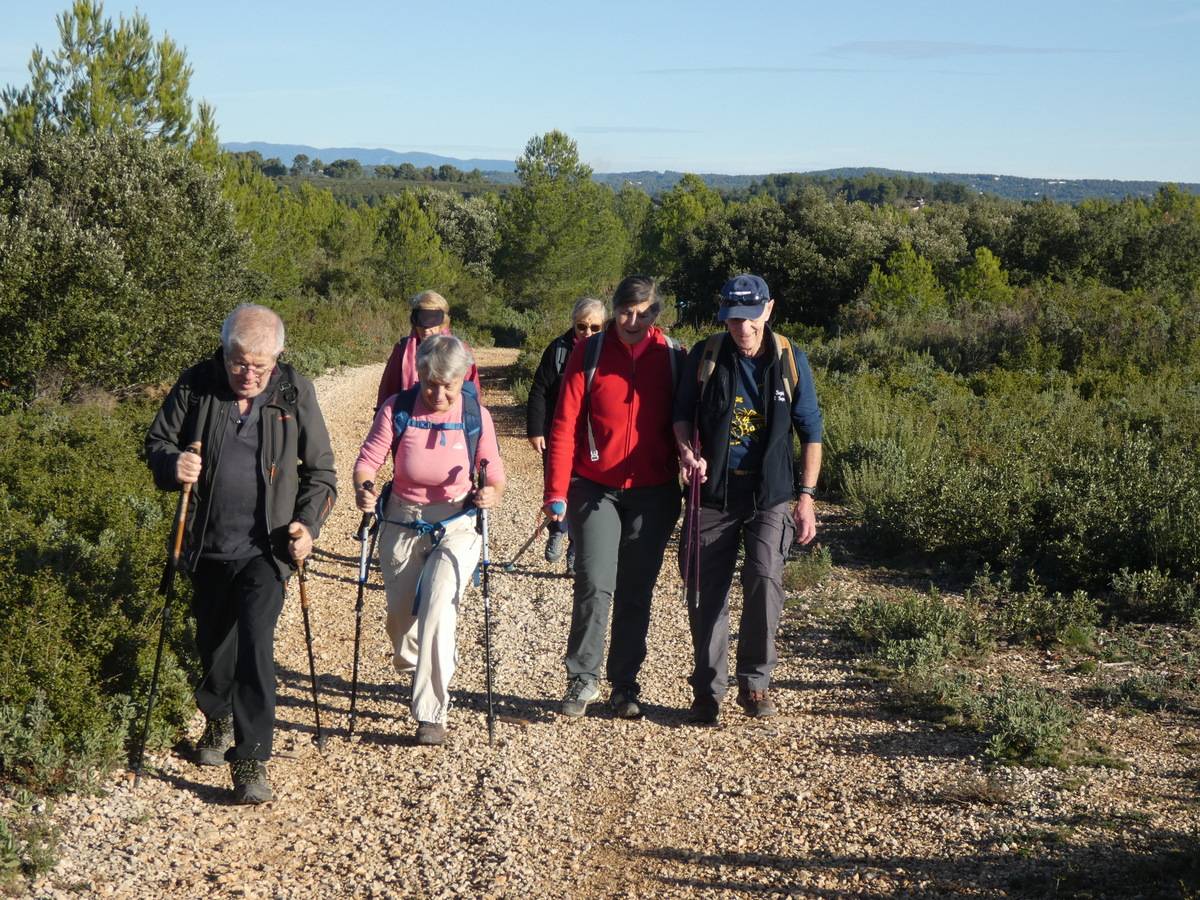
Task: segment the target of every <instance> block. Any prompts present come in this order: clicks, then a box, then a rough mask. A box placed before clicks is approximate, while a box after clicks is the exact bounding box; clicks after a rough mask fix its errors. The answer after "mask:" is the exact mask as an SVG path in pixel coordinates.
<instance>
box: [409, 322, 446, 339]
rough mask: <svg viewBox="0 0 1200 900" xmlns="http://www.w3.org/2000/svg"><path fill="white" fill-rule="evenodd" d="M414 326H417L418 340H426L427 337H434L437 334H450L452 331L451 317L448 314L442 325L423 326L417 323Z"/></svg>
mask: <svg viewBox="0 0 1200 900" xmlns="http://www.w3.org/2000/svg"><path fill="white" fill-rule="evenodd" d="M413 327H415V328H416V329H417V340H418V341H423V340H425V338H428V337H433V336H434V335H435V334H449V333H450V317H449V316H446V318H444V319H443V320H442V322H441V324H440V325H430V326H429V327H427V328H425V327H422V326H420V325H415V326H413Z"/></svg>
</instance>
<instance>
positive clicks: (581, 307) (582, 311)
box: [571, 297, 608, 322]
mask: <svg viewBox="0 0 1200 900" xmlns="http://www.w3.org/2000/svg"><path fill="white" fill-rule="evenodd" d="M593 311H594V312H597V313H599V314H600V318H601V319H606V318H608V307H607V306H605V305H604V301H603V300H597V299H596V298H595V297H580V298H579V299H578V300H576V301H575V306H574V308H573V309H572V310H571V321H572V322H575V321H576V320H578V319H579V317H580V316H583V315H586V314H587V313H590V312H593Z"/></svg>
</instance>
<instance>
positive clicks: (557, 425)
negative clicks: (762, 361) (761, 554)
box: [543, 275, 683, 718]
mask: <svg viewBox="0 0 1200 900" xmlns="http://www.w3.org/2000/svg"><path fill="white" fill-rule="evenodd" d="M612 305H613V319H612V321H611V323H610V324H609V325H608V327H607V328H606V329H605V330H604V331H602V332H600V333H599V334H597V335H593V336H592V337H590V338H588V339H587V340H586V341H580V342H579V343H578V344H576V345H575V349H574V351H572V353H571V358H570V359H569V360H568V361H567V368H566V370H565V371H564V372H563V381H562V388H561V389H560V392H559V399H558V406H557V408H556V409H555V412H554V424H553V426H552V428H551V438H550V440H549V441H548V442H547V443H548V449H547V455H548V462H547V467H546V484H545V494H544V498H543V499H544V502H545V504H546V507H545V508H546V515H548V516H549V517H550V518H552V519H555V520H556V521H557V520H560V519H562V518H563V516H564V513H565V516H566V518H567V520H568V521H569V523H570V528H571V534H572V535H574V540H575V593H574V606H573V608H572V612H571V633H570V636H569V637H568V639H567V657H566V664H567V679H568V682H567V692H566V695H565V696H564V697H563V702H562V713H563V715H566V716H582V715H583V713H584V711H585V710H586V709H587V705H588V704H589V703H590V702H592V701H593V700H595V699H596V698H597V697H598V696H599V695H600V687H599V680H600V663H601V661H602V660H603V657H604V632H605V630H606V627H607V625H608V619H609V611H610V609H611V611H612V637H611V640H610V642H609V650H608V664H607V667H606V676H607V678H608V681H609V682H610V683H611V684H612V694H611V696H610V698H609V704H610V706H611V707H612V710H613V712H614V713H615V714H616V715H617V716H620V717H621V718H636V717H637V716H640V715H641V708H640V707H639V705H638V695H639V691H640V687H639V685H638V682H637V675H638V670H639V669H640V668H641V665H642V662H643V661H644V660H645V658H646V632H647V630H648V629H649V627H650V599H651V596H652V594H653V592H654V583H655V581H656V580H657V579H658V570H659V569H660V568H661V566H662V559H663V552H664V550H665V549H666V546H667V539H668V537H670V534H671V530H672V529H673V528H674V527H675V520H676V519H678V518H679V506H680V488H679V461H678V457H677V455H676V449H675V438H674V435H673V434H672V431H671V404H672V399H673V395H674V388H675V380H674V379H675V372H677V371H681V370H682V368H683V364H682V363H683V360H682V357H683V351H682V349H681V348H680V347H679V345H678V344H677V343H676V342H675V341H673V340H671V339H670V338H668V337H667V336H666V335H665V334H663V332H661V331H660V330H659V329H658V328H656V327H655V325H654V321H655V319H657V318H658V314H659V312H660V311H661V308H662V305H661V303H660V302H659V299H658V295H657V292H656V290H655V286H654V280H653V279H651V278H649V277H647V276H645V275H631V276H629V277H628V278H626V279H625V280H624V281H622V282H621V283H620V284H619V285H618V286H617V289H616V291H615V293H614V294H613V299H612Z"/></svg>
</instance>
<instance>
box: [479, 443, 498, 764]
mask: <svg viewBox="0 0 1200 900" xmlns="http://www.w3.org/2000/svg"><path fill="white" fill-rule="evenodd" d="M487 467H488V462H487V460H486V459H485V460H481V461H480V463H479V490H483V489H484V488H485V487H487ZM478 524H479V533H480V534H481V535H482V536H483V548H482V551H481V557H480V562H479V569H480V572H479V581H480V587H481V588H482V592H483V670H484V682H485V684H486V686H487V730H488V746H489V747H490V746H491V745H492V742H493V741H494V740H495V737H496V712H495V708H494V707H493V706H492V598H491V590H490V585H489V578H488V574H489V571H490V570H491V567H492V560H491V557H490V556H489V555H488V511H487V509H480V510H479V520H478Z"/></svg>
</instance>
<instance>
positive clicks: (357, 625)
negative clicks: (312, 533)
mask: <svg viewBox="0 0 1200 900" xmlns="http://www.w3.org/2000/svg"><path fill="white" fill-rule="evenodd" d="M363 487H364V488H366V489H367V490H368V491H374V490H375V485H374V484H372V483H371V482H370V481H364V482H363ZM372 518H374V516H373V514H372V513H369V512H365V513H363V517H362V521H361V522H359V523H358V541H359V551H358V601H357V602H356V603H355V604H354V669H353V674H352V675H351V676H350V724H349V725H347V726H346V737H352V736H353V735H354V709H355V704H356V703H357V702H358V647H359V642H360V640H361V639H362V614H363V594H364V593H365V592H366V589H367V576H368V575H369V574H370V571H371V557H372V556H374V555H375V538H376V536H377V535H378V531H377V530H376V529H374V528H372V527H371V519H372ZM368 535H369V536H370V538H371V545H370V547H368V546H367V537H368Z"/></svg>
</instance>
